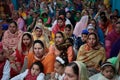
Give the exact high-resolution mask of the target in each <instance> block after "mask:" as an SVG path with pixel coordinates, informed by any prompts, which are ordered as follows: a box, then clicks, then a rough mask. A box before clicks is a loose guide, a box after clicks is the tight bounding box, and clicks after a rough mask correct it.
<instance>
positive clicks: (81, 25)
mask: <svg viewBox="0 0 120 80" xmlns="http://www.w3.org/2000/svg"><path fill="white" fill-rule="evenodd" d="M83 13H84V16H82V18H81V20H80V21H79V22H78V23H77V24H76V26H75V29H74V31H73V34H75V36H76V37H78V36H80V35H81V33H82V30H83V29H85V28H86V27H87V24H88V18H89V16H88V11H87V10H84V11H83Z"/></svg>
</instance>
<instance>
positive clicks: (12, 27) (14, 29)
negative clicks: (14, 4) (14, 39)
mask: <svg viewBox="0 0 120 80" xmlns="http://www.w3.org/2000/svg"><path fill="white" fill-rule="evenodd" d="M9 31H10V32H11V33H12V34H14V33H15V32H16V31H17V26H16V25H15V24H14V23H11V24H10V25H9Z"/></svg>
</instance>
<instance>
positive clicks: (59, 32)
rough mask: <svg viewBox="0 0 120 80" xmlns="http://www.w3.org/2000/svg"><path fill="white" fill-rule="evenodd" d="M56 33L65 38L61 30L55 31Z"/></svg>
mask: <svg viewBox="0 0 120 80" xmlns="http://www.w3.org/2000/svg"><path fill="white" fill-rule="evenodd" d="M56 34H60V35H61V36H62V37H63V39H64V38H65V36H64V34H63V33H62V32H61V31H58V32H56ZM56 34H55V38H56Z"/></svg>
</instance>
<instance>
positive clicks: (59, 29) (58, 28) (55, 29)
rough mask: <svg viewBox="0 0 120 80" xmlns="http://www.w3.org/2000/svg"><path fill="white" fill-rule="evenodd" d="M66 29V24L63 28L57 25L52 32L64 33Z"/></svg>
mask: <svg viewBox="0 0 120 80" xmlns="http://www.w3.org/2000/svg"><path fill="white" fill-rule="evenodd" d="M64 28H65V23H64V25H63V26H62V27H59V25H58V24H56V25H55V27H54V28H53V29H52V32H53V33H54V34H56V32H58V31H64Z"/></svg>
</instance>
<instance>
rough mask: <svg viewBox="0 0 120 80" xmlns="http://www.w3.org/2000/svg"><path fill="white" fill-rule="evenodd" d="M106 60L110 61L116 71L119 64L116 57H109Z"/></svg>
mask: <svg viewBox="0 0 120 80" xmlns="http://www.w3.org/2000/svg"><path fill="white" fill-rule="evenodd" d="M107 62H110V63H112V64H113V66H114V67H115V69H116V71H118V69H119V65H120V61H119V59H118V57H112V58H109V59H108V60H107Z"/></svg>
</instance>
